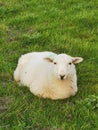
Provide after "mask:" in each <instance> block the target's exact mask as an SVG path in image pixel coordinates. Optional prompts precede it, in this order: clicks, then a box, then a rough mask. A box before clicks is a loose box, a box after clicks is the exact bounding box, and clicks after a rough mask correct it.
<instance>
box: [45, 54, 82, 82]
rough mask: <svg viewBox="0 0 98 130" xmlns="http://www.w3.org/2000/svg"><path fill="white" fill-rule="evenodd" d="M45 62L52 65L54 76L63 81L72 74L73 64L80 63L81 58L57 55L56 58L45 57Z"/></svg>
mask: <svg viewBox="0 0 98 130" xmlns="http://www.w3.org/2000/svg"><path fill="white" fill-rule="evenodd" d="M45 60H47V61H48V62H51V63H52V64H53V67H54V73H55V76H57V77H58V78H59V79H61V80H64V79H66V78H67V77H68V75H70V74H71V73H72V72H73V69H74V64H77V63H80V62H82V61H83V58H81V57H71V56H69V55H66V54H59V55H56V56H49V57H46V58H45Z"/></svg>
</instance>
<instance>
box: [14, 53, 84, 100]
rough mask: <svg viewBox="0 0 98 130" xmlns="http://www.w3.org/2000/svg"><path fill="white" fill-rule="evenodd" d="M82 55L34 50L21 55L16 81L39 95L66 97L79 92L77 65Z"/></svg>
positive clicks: (52, 97) (15, 76)
mask: <svg viewBox="0 0 98 130" xmlns="http://www.w3.org/2000/svg"><path fill="white" fill-rule="evenodd" d="M82 60H83V58H81V57H71V56H69V55H67V54H58V55H57V54H55V53H52V52H32V53H27V54H24V55H22V56H21V57H20V59H19V61H18V65H17V67H16V70H15V71H14V79H15V81H17V82H19V83H21V84H23V85H26V86H28V87H29V89H30V91H31V92H32V93H33V94H34V95H37V96H39V97H43V98H50V99H55V100H56V99H64V98H68V97H70V96H74V95H75V94H76V92H77V76H76V70H75V65H74V64H77V63H79V62H82Z"/></svg>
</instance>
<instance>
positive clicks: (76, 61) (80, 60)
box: [72, 57, 83, 64]
mask: <svg viewBox="0 0 98 130" xmlns="http://www.w3.org/2000/svg"><path fill="white" fill-rule="evenodd" d="M82 61H83V58H82V57H74V58H73V60H72V62H73V63H74V64H77V63H80V62H82Z"/></svg>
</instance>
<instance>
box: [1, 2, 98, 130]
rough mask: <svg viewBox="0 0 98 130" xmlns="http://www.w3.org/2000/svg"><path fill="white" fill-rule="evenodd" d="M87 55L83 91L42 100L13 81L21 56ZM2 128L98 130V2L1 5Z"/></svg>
mask: <svg viewBox="0 0 98 130" xmlns="http://www.w3.org/2000/svg"><path fill="white" fill-rule="evenodd" d="M31 51H53V52H56V53H58V54H59V53H67V54H69V55H72V56H81V57H83V58H84V61H83V62H82V63H81V64H78V65H76V68H77V75H78V93H77V94H76V96H74V97H71V98H69V99H65V100H57V101H52V100H49V99H41V98H38V97H36V96H34V95H33V94H31V93H30V91H29V90H28V88H27V87H25V86H19V85H18V84H17V83H16V82H15V81H14V80H13V72H14V69H15V67H16V65H17V61H18V58H19V57H20V55H21V54H24V53H27V52H31ZM0 130H98V1H97V0H94V1H92V0H1V1H0Z"/></svg>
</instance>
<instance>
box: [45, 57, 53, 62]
mask: <svg viewBox="0 0 98 130" xmlns="http://www.w3.org/2000/svg"><path fill="white" fill-rule="evenodd" d="M44 60H46V61H48V62H53V59H52V58H50V57H46V58H44Z"/></svg>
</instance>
